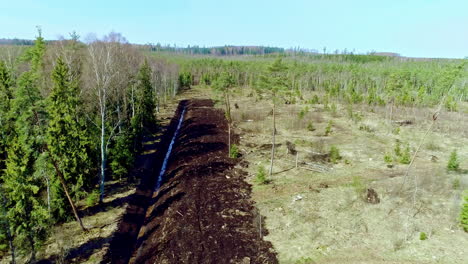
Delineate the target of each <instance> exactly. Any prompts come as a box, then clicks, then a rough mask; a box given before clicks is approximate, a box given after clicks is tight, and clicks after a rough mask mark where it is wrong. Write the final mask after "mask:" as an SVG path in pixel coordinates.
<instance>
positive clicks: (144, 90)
mask: <svg viewBox="0 0 468 264" xmlns="http://www.w3.org/2000/svg"><path fill="white" fill-rule="evenodd" d="M155 109H156V104H155V100H154V95H153V86H152V85H151V68H150V66H149V64H148V61H147V60H145V61H144V62H143V65H142V66H141V67H140V70H139V72H138V75H137V86H136V90H135V116H134V118H133V120H132V123H133V127H134V129H135V132H136V133H137V134H139V133H141V132H142V131H143V129H144V128H153V127H154V126H155V123H156V119H155V116H154V110H155Z"/></svg>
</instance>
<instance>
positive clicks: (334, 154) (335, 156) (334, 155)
mask: <svg viewBox="0 0 468 264" xmlns="http://www.w3.org/2000/svg"><path fill="white" fill-rule="evenodd" d="M340 159H341V156H340V151H339V150H338V148H337V147H335V146H331V148H330V161H331V162H332V163H335V164H336V163H338V160H340Z"/></svg>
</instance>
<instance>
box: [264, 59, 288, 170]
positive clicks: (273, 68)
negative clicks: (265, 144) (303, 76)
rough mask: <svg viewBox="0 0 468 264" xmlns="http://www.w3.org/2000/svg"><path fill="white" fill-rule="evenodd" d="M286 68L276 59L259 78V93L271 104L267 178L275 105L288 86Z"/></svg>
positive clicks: (273, 137) (274, 130) (271, 161)
mask: <svg viewBox="0 0 468 264" xmlns="http://www.w3.org/2000/svg"><path fill="white" fill-rule="evenodd" d="M286 70H287V66H286V65H284V63H283V61H282V59H281V58H278V59H276V60H275V61H274V62H273V64H271V65H270V66H268V69H267V72H266V73H265V74H263V75H262V76H260V83H259V86H258V88H259V93H260V94H266V95H267V96H268V97H269V99H270V100H271V102H272V105H273V107H272V112H273V122H272V146H271V160H270V170H269V176H270V177H271V175H272V173H273V162H274V159H275V136H276V105H277V103H278V98H279V96H280V95H282V94H285V93H287V92H288V90H289V87H290V84H289V81H288V79H287V76H286Z"/></svg>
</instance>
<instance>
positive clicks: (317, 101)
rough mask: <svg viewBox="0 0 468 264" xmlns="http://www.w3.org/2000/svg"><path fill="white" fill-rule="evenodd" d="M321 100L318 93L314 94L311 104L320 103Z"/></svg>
mask: <svg viewBox="0 0 468 264" xmlns="http://www.w3.org/2000/svg"><path fill="white" fill-rule="evenodd" d="M319 101H320V99H319V97H318V96H317V95H316V94H314V96H313V97H312V98H311V99H310V100H309V104H318V103H319Z"/></svg>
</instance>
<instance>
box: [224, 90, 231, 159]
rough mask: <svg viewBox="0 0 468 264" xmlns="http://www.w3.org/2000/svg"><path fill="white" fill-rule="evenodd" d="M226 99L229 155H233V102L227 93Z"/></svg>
mask: <svg viewBox="0 0 468 264" xmlns="http://www.w3.org/2000/svg"><path fill="white" fill-rule="evenodd" d="M224 98H225V104H226V119H227V121H228V150H229V153H228V155H230V154H231V123H232V119H231V102H230V101H229V93H228V92H225V93H224Z"/></svg>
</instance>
